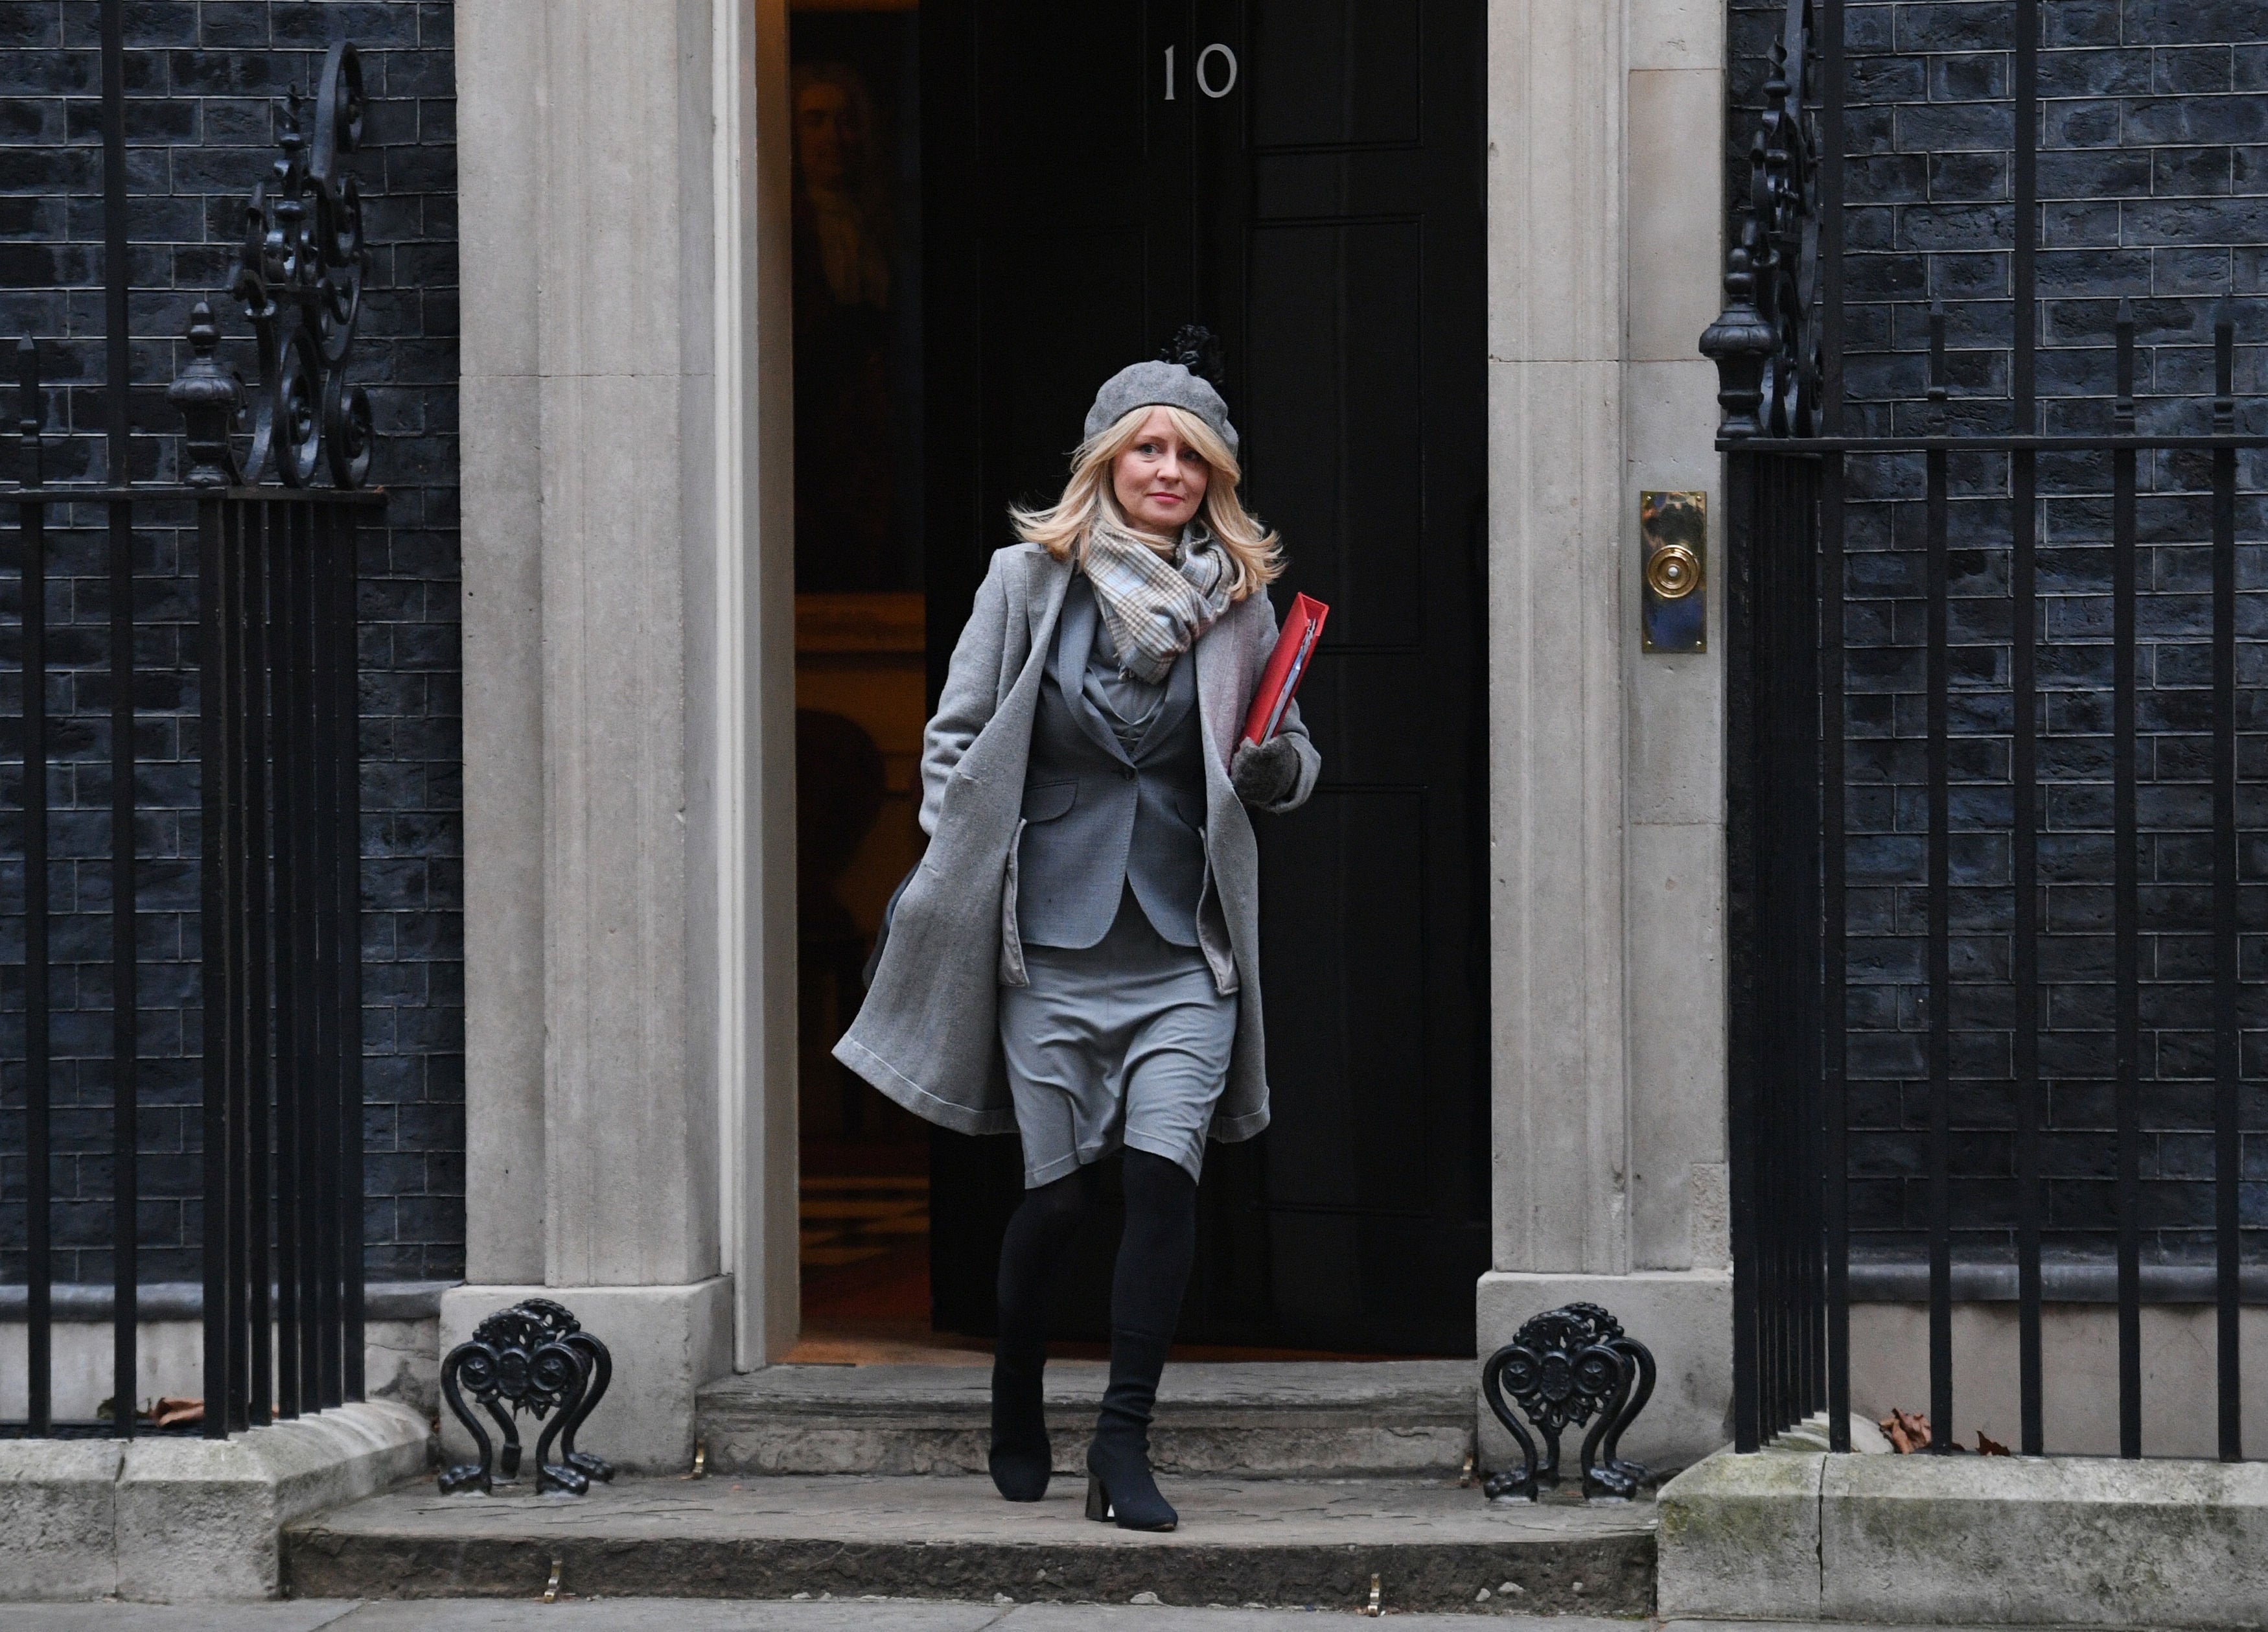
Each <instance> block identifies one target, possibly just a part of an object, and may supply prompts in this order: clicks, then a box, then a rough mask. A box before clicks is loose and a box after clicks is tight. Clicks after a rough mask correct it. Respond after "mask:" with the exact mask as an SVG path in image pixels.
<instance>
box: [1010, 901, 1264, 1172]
mask: <svg viewBox="0 0 2268 1632" xmlns="http://www.w3.org/2000/svg"><path fill="white" fill-rule="evenodd" d="M1024 968H1025V971H1026V972H1027V974H1028V975H1029V976H1030V978H1031V984H1030V985H1029V986H1004V987H1002V988H1001V991H1000V1047H1001V1051H1002V1052H1003V1053H1005V1055H1006V1057H1007V1066H1008V1088H1009V1091H1010V1092H1011V1094H1012V1095H1013V1097H1014V1099H1015V1104H1016V1131H1017V1133H1018V1134H1020V1135H1021V1136H1022V1139H1023V1141H1024V1185H1025V1187H1026V1188H1027V1189H1030V1188H1032V1187H1034V1186H1036V1185H1045V1184H1050V1183H1052V1182H1054V1181H1055V1180H1056V1179H1058V1178H1062V1177H1063V1176H1064V1174H1066V1173H1070V1172H1073V1171H1075V1170H1078V1169H1079V1168H1081V1167H1084V1166H1086V1164H1087V1163H1090V1162H1099V1161H1101V1159H1102V1158H1103V1157H1104V1156H1108V1155H1109V1154H1110V1153H1111V1152H1112V1151H1114V1150H1116V1149H1118V1148H1120V1147H1121V1146H1122V1145H1123V1146H1127V1147H1130V1148H1133V1149H1136V1150H1146V1151H1148V1152H1149V1153H1150V1154H1151V1155H1152V1156H1162V1157H1164V1158H1165V1159H1166V1160H1167V1161H1168V1162H1175V1163H1180V1164H1181V1166H1182V1169H1183V1170H1185V1171H1187V1172H1188V1174H1189V1177H1190V1178H1197V1176H1198V1172H1199V1170H1200V1168H1201V1167H1202V1165H1203V1163H1204V1143H1205V1134H1206V1131H1207V1130H1208V1129H1209V1128H1210V1127H1211V1125H1212V1112H1213V1107H1214V1106H1215V1105H1216V1104H1219V1102H1220V1095H1221V1089H1222V1088H1223V1087H1224V1085H1226V1082H1227V1081H1228V1062H1229V1055H1230V1052H1231V1051H1232V1050H1233V1048H1234V1047H1235V1044H1236V994H1235V993H1233V992H1232V993H1227V994H1226V996H1224V995H1223V994H1222V993H1220V992H1219V990H1218V989H1217V987H1216V986H1215V983H1214V980H1213V977H1212V971H1211V970H1210V969H1209V968H1207V967H1206V966H1205V961H1204V954H1203V953H1201V952H1199V951H1198V950H1197V948H1195V947H1182V946H1175V945H1174V944H1173V942H1169V941H1167V940H1166V939H1165V938H1164V937H1163V936H1161V935H1160V934H1158V932H1157V931H1156V930H1155V929H1154V928H1152V927H1151V925H1150V920H1149V919H1148V918H1146V917H1145V916H1144V914H1143V912H1142V909H1141V907H1140V906H1139V905H1137V903H1136V902H1135V899H1134V896H1133V892H1132V891H1131V890H1129V891H1126V892H1125V893H1124V894H1123V896H1121V897H1120V899H1119V903H1118V916H1117V917H1116V919H1113V920H1112V922H1111V926H1110V932H1109V933H1108V934H1106V935H1104V936H1103V938H1102V939H1101V941H1100V942H1096V943H1095V944H1094V946H1091V947H1082V948H1078V949H1072V948H1069V947H1048V946H1028V945H1027V946H1026V947H1025V948H1024Z"/></svg>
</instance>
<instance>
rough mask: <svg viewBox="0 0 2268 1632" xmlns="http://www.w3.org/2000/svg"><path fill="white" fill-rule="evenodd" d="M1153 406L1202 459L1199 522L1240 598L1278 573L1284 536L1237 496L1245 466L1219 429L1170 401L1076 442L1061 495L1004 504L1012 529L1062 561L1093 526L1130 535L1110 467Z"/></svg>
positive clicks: (1232, 592)
mask: <svg viewBox="0 0 2268 1632" xmlns="http://www.w3.org/2000/svg"><path fill="white" fill-rule="evenodd" d="M1152 408H1155V409H1156V410H1158V411H1160V412H1162V413H1163V414H1165V415H1166V417H1167V418H1168V419H1170V420H1171V421H1172V422H1173V425H1174V429H1175V431H1177V432H1180V433H1181V438H1182V441H1184V442H1186V443H1188V444H1189V447H1190V448H1191V449H1192V450H1194V451H1195V453H1196V454H1197V457H1198V458H1200V459H1202V460H1204V463H1205V470H1206V474H1207V480H1206V482H1205V491H1204V522H1205V525H1206V527H1207V528H1210V529H1211V532H1212V535H1213V540H1214V542H1215V543H1218V544H1219V546H1220V548H1221V552H1222V553H1223V554H1224V555H1226V557H1227V558H1228V565H1229V572H1230V578H1229V586H1228V597H1229V599H1230V600H1231V601H1241V600H1243V599H1244V598H1245V597H1246V596H1247V595H1248V594H1252V593H1253V592H1254V591H1255V590H1257V589H1259V588H1260V587H1262V586H1263V585H1265V584H1270V583H1273V582H1274V581H1275V580H1276V577H1277V575H1278V573H1280V572H1282V571H1283V570H1284V556H1283V550H1282V540H1281V539H1280V538H1279V537H1278V535H1277V534H1276V533H1275V532H1274V531H1272V530H1271V529H1270V528H1268V527H1267V526H1266V525H1265V524H1264V523H1263V522H1262V521H1259V520H1258V518H1256V517H1255V516H1254V515H1253V514H1252V513H1250V512H1249V511H1248V510H1246V509H1245V507H1244V504H1243V501H1242V500H1241V499H1240V498H1237V496H1236V484H1237V483H1238V482H1239V481H1240V480H1241V479H1242V477H1243V475H1244V471H1243V468H1242V467H1241V466H1240V465H1239V464H1238V463H1237V462H1236V455H1235V454H1232V453H1230V452H1229V451H1228V444H1227V443H1226V441H1224V440H1222V439H1221V435H1220V433H1219V432H1218V431H1215V430H1214V429H1213V428H1212V427H1211V425H1207V424H1206V423H1205V422H1204V420H1202V419H1200V418H1199V417H1197V415H1195V414H1193V413H1191V412H1189V410H1187V409H1185V408H1175V407H1173V406H1172V405H1171V404H1169V403H1145V404H1144V405H1143V406H1142V407H1139V408H1136V409H1132V410H1129V411H1128V412H1127V413H1126V414H1124V415H1123V416H1122V417H1120V418H1119V420H1118V421H1117V423H1116V424H1115V425H1109V426H1107V427H1106V428H1104V429H1103V430H1101V431H1098V432H1095V433H1094V435H1093V436H1091V437H1089V438H1087V439H1086V441H1084V442H1081V443H1080V444H1079V447H1077V448H1075V449H1073V450H1072V453H1071V480H1069V481H1068V482H1066V483H1064V491H1063V497H1062V498H1059V499H1057V501H1056V502H1055V503H1054V504H1052V505H1050V506H1048V507H1047V508H1046V509H1043V510H1027V509H1026V508H1025V507H1024V506H1021V505H1012V506H1009V509H1008V519H1009V521H1011V522H1013V524H1014V526H1015V528H1016V536H1017V537H1019V538H1020V539H1022V540H1023V541H1024V542H1025V543H1027V544H1037V545H1039V546H1040V548H1041V549H1042V550H1046V551H1047V552H1048V553H1049V555H1051V556H1053V557H1054V558H1056V559H1057V560H1058V561H1067V560H1070V559H1071V558H1072V557H1073V556H1074V555H1075V554H1076V553H1077V552H1078V550H1079V546H1080V545H1082V544H1084V543H1086V539H1087V535H1089V534H1090V533H1092V532H1093V531H1094V528H1096V527H1097V526H1098V525H1101V526H1103V527H1108V528H1113V529H1115V530H1116V531H1120V532H1127V533H1131V532H1133V531H1134V530H1135V528H1134V527H1133V525H1132V524H1131V523H1130V522H1129V521H1127V519H1126V513H1125V512H1124V511H1123V510H1121V509H1120V508H1119V507H1118V497H1117V495H1116V493H1115V492H1114V491H1112V488H1111V471H1112V469H1113V468H1114V467H1115V466H1116V464H1117V462H1118V455H1119V454H1123V453H1124V452H1125V451H1126V450H1127V449H1128V448H1130V447H1133V446H1134V440H1135V438H1136V437H1137V436H1138V435H1139V434H1140V433H1141V430H1142V426H1143V425H1144V424H1145V422H1146V421H1147V420H1148V419H1149V417H1150V414H1151V410H1152Z"/></svg>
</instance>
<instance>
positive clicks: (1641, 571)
mask: <svg viewBox="0 0 2268 1632" xmlns="http://www.w3.org/2000/svg"><path fill="white" fill-rule="evenodd" d="M1638 544H1639V550H1638V562H1639V565H1638V597H1639V611H1638V625H1639V630H1640V631H1641V633H1642V634H1643V635H1644V637H1645V640H1646V650H1647V651H1648V652H1661V653H1678V652H1705V651H1707V650H1708V649H1709V593H1708V591H1709V495H1708V494H1706V493H1652V492H1642V493H1640V494H1639V495H1638Z"/></svg>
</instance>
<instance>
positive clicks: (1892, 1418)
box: [1876, 1406, 1929, 1456]
mask: <svg viewBox="0 0 2268 1632" xmlns="http://www.w3.org/2000/svg"><path fill="white" fill-rule="evenodd" d="M1876 1426H1877V1427H1879V1428H1880V1429H1881V1430H1882V1432H1883V1433H1884V1434H1885V1435H1886V1436H1889V1442H1890V1449H1891V1450H1893V1451H1896V1452H1897V1453H1898V1454H1899V1455H1900V1456H1911V1455H1912V1454H1913V1453H1914V1452H1915V1451H1926V1450H1927V1449H1929V1419H1928V1418H1927V1417H1926V1416H1923V1415H1922V1414H1920V1413H1919V1412H1916V1411H1901V1410H1899V1409H1898V1408H1897V1407H1895V1406H1893V1407H1891V1408H1890V1414H1889V1415H1888V1416H1886V1417H1884V1418H1883V1419H1882V1420H1881V1422H1879V1423H1877V1424H1876Z"/></svg>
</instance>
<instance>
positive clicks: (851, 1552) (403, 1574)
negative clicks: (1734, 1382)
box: [284, 1475, 1654, 1615]
mask: <svg viewBox="0 0 2268 1632" xmlns="http://www.w3.org/2000/svg"><path fill="white" fill-rule="evenodd" d="M1161 1482H1162V1484H1163V1485H1164V1487H1165V1489H1166V1493H1167V1496H1168V1498H1169V1499H1171V1500H1172V1501H1173V1502H1174V1503H1175V1506H1176V1507H1178V1508H1179V1509H1180V1510H1181V1514H1182V1525H1181V1528H1180V1529H1178V1530H1176V1531H1175V1532H1172V1533H1170V1534H1165V1535H1150V1534H1144V1533H1141V1532H1133V1531H1123V1530H1119V1529H1117V1528H1116V1526H1114V1525H1100V1524H1094V1523H1092V1522H1090V1521H1089V1520H1087V1519H1086V1518H1085V1517H1084V1516H1083V1508H1082V1498H1083V1495H1084V1494H1085V1490H1084V1481H1073V1480H1057V1481H1056V1485H1055V1488H1053V1489H1052V1490H1051V1491H1050V1492H1049V1495H1048V1497H1047V1499H1046V1500H1045V1501H1043V1502H1039V1503H1028V1504H1025V1503H1006V1502H1003V1501H1002V1500H1001V1499H1000V1498H999V1496H998V1494H997V1493H995V1492H994V1490H993V1488H992V1486H991V1483H990V1481H989V1480H983V1479H954V1478H931V1477H878V1476H849V1477H845V1476H839V1475H836V1476H796V1475H780V1476H776V1477H770V1478H760V1479H746V1480H730V1479H724V1478H713V1477H712V1478H709V1479H703V1480H692V1479H675V1480H632V1481H619V1482H618V1483H616V1484H615V1485H613V1486H602V1487H600V1488H598V1489H596V1490H594V1491H593V1493H592V1494H591V1495H587V1496H583V1497H564V1496H558V1495H544V1496H536V1495H533V1494H529V1493H526V1492H524V1491H523V1492H520V1493H517V1494H511V1495H492V1496H480V1495H458V1496H443V1495H440V1494H439V1493H438V1491H437V1490H436V1489H435V1488H433V1487H432V1486H431V1484H430V1483H426V1482H423V1481H421V1482H420V1483H419V1484H417V1485H416V1486H412V1487H409V1488H403V1489H401V1490H397V1491H393V1492H389V1493H387V1494H386V1495H379V1496H375V1497H372V1498H370V1499H368V1500H365V1501H362V1502H358V1503H353V1504H351V1505H350V1506H348V1507H345V1508H342V1509H340V1510H335V1511H333V1512H329V1513H326V1514H322V1515H320V1516H318V1517H313V1518H305V1519H302V1520H300V1521H298V1523H296V1524H294V1525H291V1526H289V1527H288V1528H287V1530H286V1532H285V1542H284V1565H285V1576H286V1580H287V1582H288V1584H289V1590H290V1591H291V1592H292V1593H293V1594H294V1595H295V1596H298V1597H303V1598H318V1597H320V1598H528V1597H534V1596H536V1595H538V1594H540V1593H541V1591H543V1590H544V1588H545V1586H546V1584H548V1583H549V1579H550V1574H551V1571H552V1569H553V1568H554V1567H555V1565H556V1568H557V1569H558V1570H559V1577H560V1587H561V1590H562V1591H570V1592H573V1593H575V1594H577V1595H578V1596H582V1597H585V1598H587V1597H593V1596H604V1597H608V1598H615V1597H634V1596H652V1597H673V1598H749V1599H790V1600H792V1599H810V1600H818V1599H828V1598H832V1599H857V1598H861V1597H865V1596H869V1595H874V1596H880V1597H884V1598H902V1599H903V1598H911V1599H947V1600H960V1601H963V1602H968V1601H975V1602H979V1603H982V1602H987V1601H994V1602H998V1601H1000V1600H1004V1599H1005V1600H1010V1601H1013V1602H1017V1603H1033V1602H1038V1603H1115V1604H1125V1603H1128V1602H1130V1601H1131V1600H1134V1599H1137V1598H1138V1597H1140V1595H1143V1594H1145V1593H1147V1594H1154V1595H1155V1601H1157V1602H1159V1603H1160V1604H1170V1605H1184V1606H1205V1605H1214V1604H1219V1605H1228V1606H1244V1605H1260V1606H1268V1607H1295V1608H1296V1607H1307V1606H1313V1607H1315V1608H1317V1609H1331V1610H1343V1611H1344V1610H1359V1609H1361V1608H1364V1607H1366V1606H1367V1605H1368V1603H1369V1602H1370V1592H1371V1584H1372V1579H1373V1577H1376V1579H1377V1582H1378V1586H1379V1593H1380V1602H1381V1606H1383V1607H1384V1608H1386V1609H1387V1610H1388V1611H1410V1610H1436V1611H1439V1610H1467V1611H1477V1612H1486V1613H1509V1614H1611V1615H1642V1614H1646V1613H1647V1611H1648V1610H1649V1609H1650V1608H1651V1607H1652V1605H1653V1556H1654V1535H1653V1530H1654V1515H1653V1509H1652V1507H1651V1505H1650V1504H1647V1503H1595V1504H1593V1505H1591V1506H1588V1507H1582V1506H1558V1505H1536V1504H1532V1503H1490V1502H1487V1501H1485V1500H1484V1499H1483V1498H1482V1496H1481V1495H1480V1493H1479V1492H1478V1491H1477V1490H1475V1489H1472V1488H1467V1487H1461V1486H1459V1485H1457V1484H1456V1483H1454V1481H1395V1480H1334V1481H1297V1480H1273V1479H1268V1480H1226V1479H1172V1478H1168V1479H1167V1480H1164V1481H1161ZM1142 1601H1145V1602H1148V1601H1151V1600H1149V1599H1143V1600H1142Z"/></svg>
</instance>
